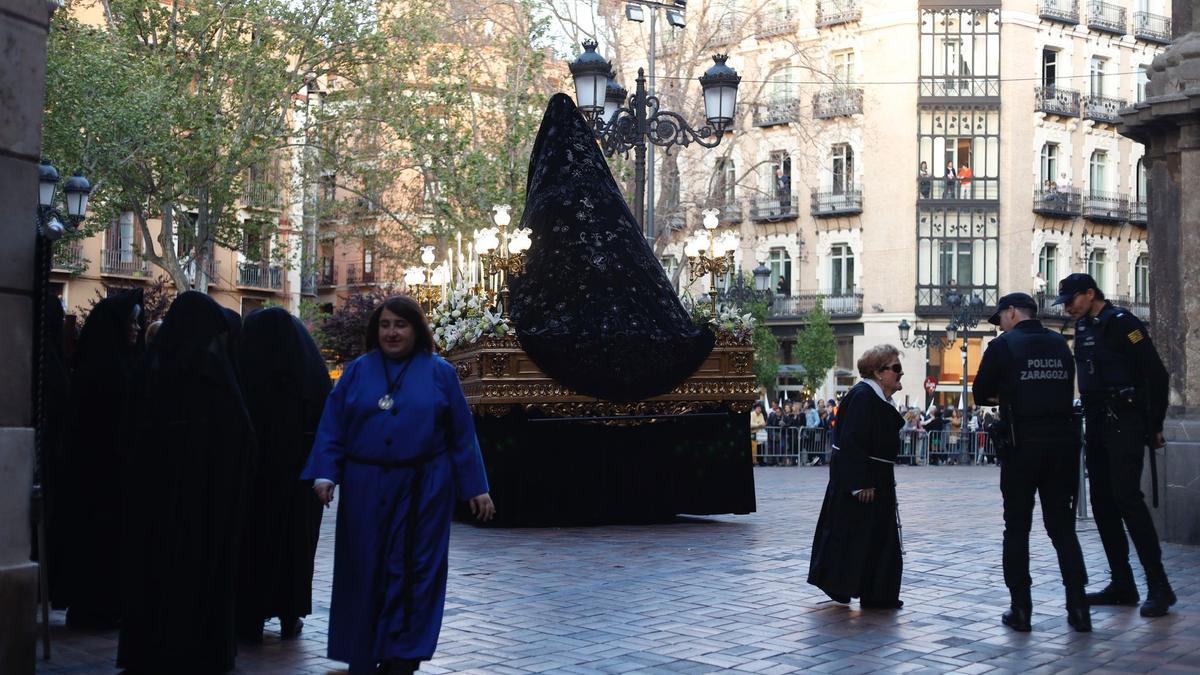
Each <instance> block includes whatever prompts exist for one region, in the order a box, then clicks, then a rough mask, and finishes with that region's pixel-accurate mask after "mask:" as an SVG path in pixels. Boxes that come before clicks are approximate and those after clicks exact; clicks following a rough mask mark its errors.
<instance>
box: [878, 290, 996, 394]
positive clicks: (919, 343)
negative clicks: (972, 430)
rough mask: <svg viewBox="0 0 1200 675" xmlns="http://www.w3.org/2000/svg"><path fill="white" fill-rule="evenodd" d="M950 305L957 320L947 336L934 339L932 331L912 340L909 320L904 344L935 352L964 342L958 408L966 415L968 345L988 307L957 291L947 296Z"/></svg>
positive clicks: (902, 324)
mask: <svg viewBox="0 0 1200 675" xmlns="http://www.w3.org/2000/svg"><path fill="white" fill-rule="evenodd" d="M946 305H947V306H949V307H950V308H951V310H952V312H953V314H952V316H953V318H952V319H951V320H950V324H949V325H948V326H946V335H945V337H943V336H937V337H934V336H933V335H932V334H930V333H929V331H928V330H926V331H924V332H923V333H922V334H920V335H914V336H913V337H912V338H911V339H910V338H909V333H910V331H911V330H912V328H913V327H912V325H911V324H909V323H908V320H907V319H902V320H901V321H900V326H899V328H900V343H901V344H903V345H904V347H905V348H908V349H912V348H922V347H929V348H931V349H941V350H943V351H944V350H946V349H949V348H950V347H951V346H952V345H954V341H955V340H956V339H957V338H960V337H961V338H962V344H961V345H960V347H959V349H960V350H961V352H962V394H961V398H960V399H959V402H958V407H959V408H960V409H961V410H962V411H963V412H964V413H965V412H966V410H967V396H968V395H969V393H968V391H967V342H968V341H969V340H970V331H971V329H972V328H974V327H975V326H978V325H979V320H980V318H981V317H982V316H983V310H984V304H983V300H982V299H980V298H979V297H978V296H973V297H972V298H971V299H970V300H967V299H966V298H965V297H963V295H962V293H959V292H958V291H957V290H952V291H950V293H948V294H947V295H946Z"/></svg>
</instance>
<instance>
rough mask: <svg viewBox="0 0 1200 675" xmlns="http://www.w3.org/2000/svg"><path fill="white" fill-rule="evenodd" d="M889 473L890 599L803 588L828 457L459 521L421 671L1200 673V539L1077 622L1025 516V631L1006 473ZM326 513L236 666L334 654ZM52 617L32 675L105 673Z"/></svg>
mask: <svg viewBox="0 0 1200 675" xmlns="http://www.w3.org/2000/svg"><path fill="white" fill-rule="evenodd" d="M897 473H898V482H899V491H900V499H901V511H902V516H903V519H904V544H905V548H906V555H905V561H904V588H903V590H902V592H901V597H902V598H903V599H904V601H905V606H904V608H903V609H901V610H899V611H872V612H863V611H860V610H859V609H858V606H857V604H853V605H851V606H849V607H846V606H842V605H837V604H834V603H831V602H829V601H828V599H827V598H825V597H824V596H823V594H821V593H820V591H818V590H816V589H815V588H813V587H811V586H808V585H807V584H805V582H804V579H805V576H806V574H807V571H808V556H809V544H810V542H811V540H812V531H813V527H814V525H815V523H816V517H817V513H818V510H819V509H820V504H821V496H822V494H823V491H824V487H825V482H826V479H827V476H828V474H827V471H826V470H825V469H823V468H807V467H805V468H782V467H780V468H759V469H756V470H755V474H754V477H755V480H756V481H757V490H758V513H756V514H753V515H749V516H722V517H711V518H685V519H681V520H680V521H679V522H676V523H671V524H663V525H654V526H622V527H594V528H551V529H512V530H499V529H477V528H474V527H471V526H468V525H455V528H454V532H453V535H452V538H451V562H450V569H451V571H450V582H449V584H450V585H449V595H448V598H447V603H446V621H445V624H444V626H443V628H442V635H441V643H440V644H439V646H438V651H437V653H436V654H435V655H434V658H433V660H432V661H431V662H429V663H426V664H424V666H423V667H422V668H421V672H422V673H447V672H475V673H498V674H504V673H527V672H557V673H580V674H585V673H626V672H661V673H709V672H754V673H769V674H774V673H786V672H801V671H812V672H839V673H858V672H868V671H888V672H907V671H918V672H939V671H956V672H964V673H984V672H1006V671H1018V672H1035V673H1041V672H1062V671H1067V672H1084V671H1092V670H1100V671H1109V672H1147V671H1151V670H1153V671H1155V672H1164V673H1167V672H1172V673H1185V672H1186V673H1200V548H1196V547H1185V546H1176V545H1164V557H1165V560H1166V567H1167V571H1168V573H1169V574H1170V575H1171V580H1172V582H1173V584H1174V586H1175V590H1176V592H1177V593H1178V595H1179V604H1178V605H1176V607H1175V608H1174V611H1173V612H1172V613H1171V614H1170V615H1168V616H1166V617H1164V618H1160V619H1143V618H1141V617H1140V616H1138V613H1137V610H1136V609H1135V608H1125V607H1122V608H1096V609H1095V610H1093V613H1092V618H1093V622H1094V625H1095V631H1094V632H1093V633H1091V634H1078V633H1075V632H1073V631H1071V630H1070V628H1069V627H1068V626H1067V622H1066V615H1065V610H1064V608H1063V593H1062V586H1061V584H1060V582H1059V580H1058V570H1057V563H1056V561H1055V556H1054V553H1053V549H1052V547H1051V546H1050V542H1049V539H1047V538H1046V536H1045V533H1044V531H1041V530H1040V529H1039V528H1040V527H1041V522H1040V518H1039V517H1037V516H1036V514H1035V518H1034V532H1033V536H1032V538H1031V539H1032V540H1031V550H1032V553H1033V555H1034V559H1033V561H1032V566H1031V571H1032V574H1033V580H1034V589H1033V598H1034V603H1035V607H1034V631H1033V632H1032V633H1029V634H1018V633H1013V632H1011V631H1009V630H1008V629H1007V628H1005V627H1003V626H1001V625H1000V621H999V617H1000V614H1001V612H1002V611H1003V610H1004V609H1005V607H1006V605H1007V602H1008V595H1007V591H1006V590H1005V588H1004V583H1003V579H1002V575H1001V570H1000V535H1001V516H1000V492H999V487H998V484H999V472H998V470H997V469H995V468H994V467H917V468H908V467H901V468H900V469H899V470H898V472H897ZM580 498H581V499H586V498H587V495H586V494H585V493H583V492H581V494H580ZM326 514H327V518H326V520H325V528H324V531H323V532H322V538H321V548H320V552H319V559H318V563H317V564H318V572H317V580H316V590H315V596H316V605H317V607H316V614H315V615H313V616H311V617H309V618H308V620H307V625H306V626H305V629H304V633H303V635H302V637H301V638H300V639H298V640H296V641H292V642H280V641H279V639H278V633H277V632H276V631H277V630H278V625H277V624H271V625H268V635H267V639H266V642H265V644H263V645H261V646H255V647H243V648H242V651H241V653H240V654H239V656H238V672H247V673H250V672H254V673H289V674H290V673H331V672H339V671H340V669H341V668H343V667H344V666H343V664H339V663H335V662H331V661H328V660H326V659H324V658H323V657H324V651H325V631H326V628H327V625H328V623H327V619H328V602H329V584H330V581H331V578H332V570H333V559H332V558H333V523H334V519H333V517H332V515H333V512H332V511H327V512H326ZM1079 531H1080V539H1081V541H1082V544H1083V550H1084V555H1085V556H1086V559H1087V564H1088V570H1089V573H1090V574H1091V578H1092V586H1093V587H1095V586H1097V585H1099V584H1103V583H1105V582H1106V581H1107V570H1106V569H1105V560H1104V554H1103V551H1102V549H1101V546H1100V540H1099V536H1098V535H1097V534H1096V531H1095V528H1094V526H1093V525H1092V523H1091V521H1081V523H1080V526H1079ZM1134 568H1135V570H1137V571H1138V574H1139V578H1138V581H1139V584H1140V585H1141V588H1142V592H1143V594H1144V592H1145V583H1144V579H1143V578H1142V577H1141V572H1140V568H1139V567H1138V566H1137V565H1136V564H1135V565H1134ZM62 622H63V616H62V613H61V612H57V613H55V616H54V618H53V628H52V631H53V639H54V658H53V660H51V661H49V662H45V661H39V670H40V671H41V672H46V673H68V672H70V673H84V672H86V673H111V672H115V671H114V668H113V666H112V663H113V657H114V655H115V652H116V633H115V632H98V633H87V632H74V631H68V630H66V628H65V627H64V626H63V624H62ZM39 649H40V647H39ZM39 653H40V652H39ZM181 656H182V657H183V658H186V656H184V655H181Z"/></svg>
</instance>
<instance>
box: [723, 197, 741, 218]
mask: <svg viewBox="0 0 1200 675" xmlns="http://www.w3.org/2000/svg"><path fill="white" fill-rule="evenodd" d="M717 208H718V209H720V210H721V222H722V223H740V222H742V202H741V200H738V199H735V200H733V201H730V202H725V203H724V204H720V205H719V206H717Z"/></svg>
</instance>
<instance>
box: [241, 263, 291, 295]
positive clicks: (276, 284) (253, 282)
mask: <svg viewBox="0 0 1200 675" xmlns="http://www.w3.org/2000/svg"><path fill="white" fill-rule="evenodd" d="M238 286H244V287H246V288H262V289H266V290H271V291H278V290H282V289H283V268H282V267H279V266H276V265H264V264H262V263H241V264H240V265H238Z"/></svg>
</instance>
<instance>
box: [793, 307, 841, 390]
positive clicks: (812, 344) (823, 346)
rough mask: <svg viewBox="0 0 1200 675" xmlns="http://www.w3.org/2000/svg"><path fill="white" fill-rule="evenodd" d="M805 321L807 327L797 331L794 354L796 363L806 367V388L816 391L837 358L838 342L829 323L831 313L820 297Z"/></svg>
mask: <svg viewBox="0 0 1200 675" xmlns="http://www.w3.org/2000/svg"><path fill="white" fill-rule="evenodd" d="M805 321H806V325H805V327H804V328H803V329H802V330H798V331H796V347H795V349H794V351H793V354H795V359H796V363H798V364H800V365H801V366H803V367H804V388H805V389H807V390H808V391H810V392H816V391H817V389H818V388H820V386H821V384H822V383H823V382H824V381H825V375H827V374H828V373H829V369H830V368H833V364H834V363H835V362H836V360H837V343H836V341H835V340H834V338H833V327H832V326H830V325H829V313H828V312H826V311H825V306H824V305H823V303H822V302H821V300H820V298H818V299H817V304H816V305H815V306H814V307H813V308H812V311H810V312H808V314H807V316H806V319H805Z"/></svg>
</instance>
